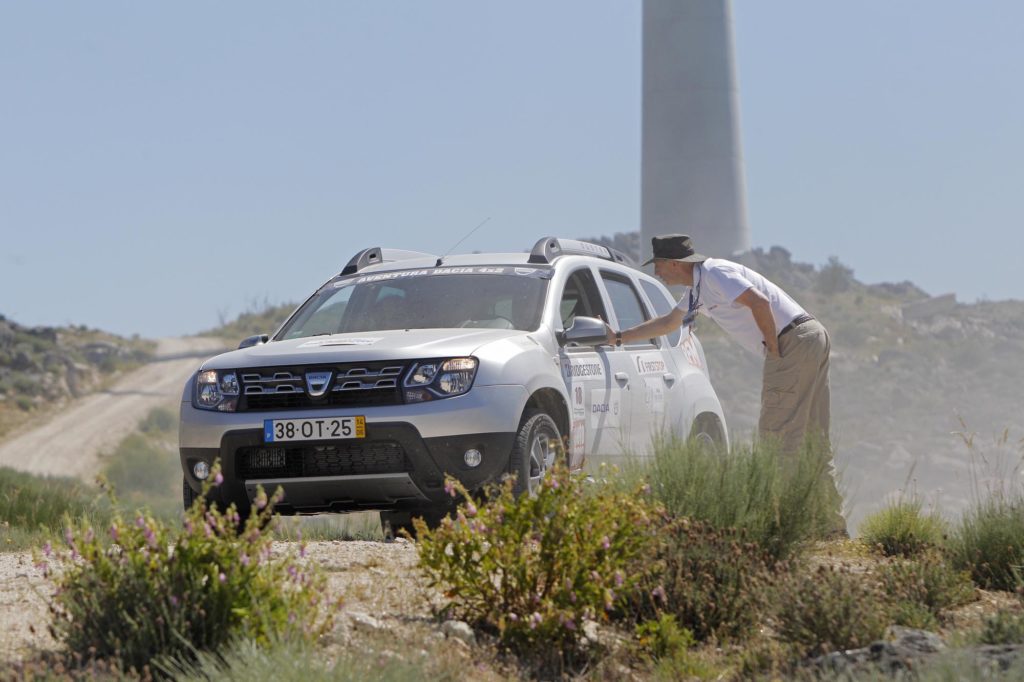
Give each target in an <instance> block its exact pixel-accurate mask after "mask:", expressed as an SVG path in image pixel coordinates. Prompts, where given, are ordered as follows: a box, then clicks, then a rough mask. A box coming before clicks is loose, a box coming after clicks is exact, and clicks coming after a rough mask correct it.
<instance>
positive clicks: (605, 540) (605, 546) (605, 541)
mask: <svg viewBox="0 0 1024 682" xmlns="http://www.w3.org/2000/svg"><path fill="white" fill-rule="evenodd" d="M611 546H612V541H611V540H609V539H608V536H607V535H605V536H604V537H603V538H601V548H602V549H608V548H609V547H611Z"/></svg>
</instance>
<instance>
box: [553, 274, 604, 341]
mask: <svg viewBox="0 0 1024 682" xmlns="http://www.w3.org/2000/svg"><path fill="white" fill-rule="evenodd" d="M558 311H559V315H561V317H562V326H563V327H564V328H568V327H569V325H571V324H572V321H573V320H574V319H576V318H577V317H579V316H581V315H582V316H584V317H596V318H599V319H602V320H607V319H608V316H607V315H606V314H605V311H604V303H603V302H602V301H601V293H600V292H599V291H598V289H597V282H596V281H595V280H594V275H593V274H592V273H591V272H590V270H587V269H583V270H577V271H576V272H574V273H572V275H570V276H569V279H568V281H567V282H566V283H565V289H564V290H563V291H562V298H561V299H560V300H559V303H558Z"/></svg>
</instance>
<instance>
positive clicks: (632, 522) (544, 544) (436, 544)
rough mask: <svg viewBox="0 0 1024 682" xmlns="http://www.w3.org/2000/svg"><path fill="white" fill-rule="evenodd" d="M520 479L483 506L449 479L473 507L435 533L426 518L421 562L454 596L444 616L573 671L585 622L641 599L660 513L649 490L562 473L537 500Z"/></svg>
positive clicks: (420, 527)
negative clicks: (520, 490) (522, 489)
mask: <svg viewBox="0 0 1024 682" xmlns="http://www.w3.org/2000/svg"><path fill="white" fill-rule="evenodd" d="M512 483H513V482H512V481H511V480H509V481H506V482H505V484H504V485H502V486H500V487H498V488H494V489H492V490H490V491H489V501H488V502H487V503H486V504H483V503H480V502H477V501H474V500H473V499H471V498H470V497H469V494H468V492H467V491H466V490H465V489H464V488H463V487H462V486H461V484H459V483H458V482H456V481H454V480H453V479H449V480H448V482H447V484H446V488H447V489H448V490H449V492H450V493H451V494H452V495H453V496H454V495H457V494H458V495H462V496H463V497H464V498H465V502H464V503H463V504H461V505H460V506H459V508H458V510H457V512H456V514H455V517H454V518H453V517H451V516H449V517H446V518H445V519H444V520H443V521H442V523H441V525H440V526H439V527H438V528H436V529H434V530H429V529H428V528H427V526H426V524H425V523H423V521H422V519H417V520H416V522H415V524H416V532H417V535H418V537H419V542H418V543H417V549H418V550H419V555H420V564H421V566H422V567H423V568H424V569H425V571H426V573H427V575H428V577H429V579H430V583H431V584H432V585H435V586H440V587H442V588H443V590H444V593H445V595H446V597H447V599H448V602H447V604H446V605H445V607H444V609H443V612H444V613H446V614H450V615H452V616H455V617H457V618H461V619H463V620H466V621H467V622H469V623H470V624H471V625H474V626H476V627H478V628H482V629H485V630H490V631H492V632H495V633H496V634H497V635H498V637H499V641H500V643H501V644H502V645H503V646H505V647H507V648H509V649H511V650H513V651H515V652H516V653H520V654H525V655H527V656H533V657H536V660H535V661H533V662H534V663H537V664H539V665H541V666H551V665H554V666H563V665H569V666H573V665H575V662H576V661H578V660H582V659H581V658H580V656H581V655H582V653H583V652H582V646H581V644H582V641H583V626H584V621H585V620H594V621H602V620H606V619H608V618H609V617H610V615H611V614H615V613H616V610H617V609H618V608H621V607H623V606H625V605H628V604H631V603H635V602H636V600H637V598H636V596H635V594H634V593H635V591H636V590H637V589H638V588H639V586H640V585H641V584H642V580H643V579H644V577H645V576H646V574H647V573H648V572H649V571H650V570H651V566H650V559H651V558H652V557H653V555H654V541H655V537H656V532H657V525H656V523H655V521H656V517H657V513H656V511H655V510H654V509H653V508H652V506H651V504H650V503H649V502H648V500H647V495H645V494H644V493H643V492H642V491H639V490H638V491H634V492H632V493H629V494H627V493H624V492H619V491H617V490H616V489H614V488H613V487H612V486H608V485H604V484H600V483H598V484H593V483H588V482H587V481H586V479H584V478H583V477H581V476H579V475H573V474H570V473H569V472H568V471H567V470H566V469H565V468H562V467H556V468H554V469H552V470H551V472H550V473H549V475H548V477H547V478H546V479H545V481H544V484H543V485H542V486H541V488H540V490H539V492H537V494H536V495H532V496H531V495H522V496H520V497H518V498H516V497H515V496H514V495H513V492H512ZM478 504H479V505H480V506H479V507H478V506H477V505H478Z"/></svg>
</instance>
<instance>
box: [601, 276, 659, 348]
mask: <svg viewBox="0 0 1024 682" xmlns="http://www.w3.org/2000/svg"><path fill="white" fill-rule="evenodd" d="M601 279H602V281H604V288H605V289H606V290H607V291H608V298H609V299H611V302H612V308H613V309H614V310H615V317H617V318H618V320H619V329H629V328H630V327H635V326H636V325H638V324H640V323H641V322H646V321H647V312H646V311H645V310H644V305H643V303H642V302H641V301H640V295H639V294H638V293H637V290H636V289H635V288H634V287H633V284H632V282H630V281H629V279H628V278H627V277H623V276H622V275H617V274H614V273H611V272H602V273H601ZM650 343H651V344H652V345H657V344H656V343H655V341H654V339H651V341H650ZM630 345H634V344H630Z"/></svg>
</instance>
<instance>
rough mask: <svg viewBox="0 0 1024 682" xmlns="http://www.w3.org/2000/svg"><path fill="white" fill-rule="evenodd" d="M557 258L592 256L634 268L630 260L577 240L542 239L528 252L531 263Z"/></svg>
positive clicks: (608, 249) (614, 252) (617, 253)
mask: <svg viewBox="0 0 1024 682" xmlns="http://www.w3.org/2000/svg"><path fill="white" fill-rule="evenodd" d="M559 256H594V257H596V258H603V259H605V260H610V261H612V262H613V263H622V264H623V265H632V266H634V267H635V266H636V263H635V262H634V261H633V259H632V258H630V257H629V256H627V255H626V254H624V253H622V252H621V251H616V250H615V249H610V248H608V247H607V246H601V245H600V244H592V243H590V242H584V241H580V240H578V239H559V238H558V237H544V238H543V239H541V240H539V241H538V242H537V243H536V244H534V245H533V250H532V251H530V262H531V263H550V262H551V261H553V260H554V259H556V258H558V257H559Z"/></svg>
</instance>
